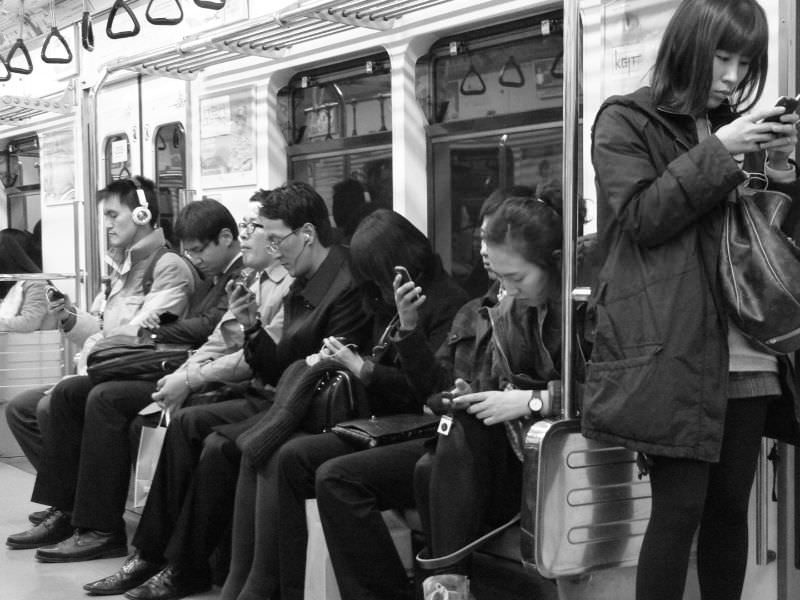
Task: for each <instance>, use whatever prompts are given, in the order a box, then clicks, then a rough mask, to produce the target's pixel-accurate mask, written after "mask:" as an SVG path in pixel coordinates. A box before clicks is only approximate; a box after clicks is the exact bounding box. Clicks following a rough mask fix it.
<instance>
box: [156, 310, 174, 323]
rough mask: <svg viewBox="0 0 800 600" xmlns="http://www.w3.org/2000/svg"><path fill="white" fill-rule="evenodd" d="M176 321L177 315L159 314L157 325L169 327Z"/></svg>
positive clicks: (169, 313)
mask: <svg viewBox="0 0 800 600" xmlns="http://www.w3.org/2000/svg"><path fill="white" fill-rule="evenodd" d="M177 320H178V315H176V314H175V313H171V312H165V313H161V314H160V315H159V316H158V323H159V325H169V324H170V323H174V322H175V321H177Z"/></svg>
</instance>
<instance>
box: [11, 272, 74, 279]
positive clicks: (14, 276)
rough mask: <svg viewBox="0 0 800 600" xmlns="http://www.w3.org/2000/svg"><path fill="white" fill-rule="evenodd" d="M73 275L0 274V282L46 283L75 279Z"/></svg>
mask: <svg viewBox="0 0 800 600" xmlns="http://www.w3.org/2000/svg"><path fill="white" fill-rule="evenodd" d="M77 277H78V276H77V275H75V274H74V273H0V281H15V280H16V281H47V280H48V279H77Z"/></svg>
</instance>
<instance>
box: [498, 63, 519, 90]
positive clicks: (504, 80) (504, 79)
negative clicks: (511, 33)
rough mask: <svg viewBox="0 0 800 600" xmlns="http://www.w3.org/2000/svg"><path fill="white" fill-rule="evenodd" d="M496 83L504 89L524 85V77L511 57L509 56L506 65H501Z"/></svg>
mask: <svg viewBox="0 0 800 600" xmlns="http://www.w3.org/2000/svg"><path fill="white" fill-rule="evenodd" d="M509 75H511V77H509ZM498 81H499V82H500V85H502V86H504V87H515V88H520V87H522V86H524V85H525V75H523V74H522V69H520V68H519V64H518V63H517V61H516V59H515V58H514V57H513V56H509V57H508V60H507V61H506V64H504V65H503V68H502V69H501V70H500V77H499V79H498Z"/></svg>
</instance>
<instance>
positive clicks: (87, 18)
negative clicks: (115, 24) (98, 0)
mask: <svg viewBox="0 0 800 600" xmlns="http://www.w3.org/2000/svg"><path fill="white" fill-rule="evenodd" d="M81 45H82V46H83V49H84V50H86V51H87V52H91V51H92V50H94V29H93V28H92V15H91V13H90V12H89V7H88V6H87V4H86V0H83V14H82V15H81Z"/></svg>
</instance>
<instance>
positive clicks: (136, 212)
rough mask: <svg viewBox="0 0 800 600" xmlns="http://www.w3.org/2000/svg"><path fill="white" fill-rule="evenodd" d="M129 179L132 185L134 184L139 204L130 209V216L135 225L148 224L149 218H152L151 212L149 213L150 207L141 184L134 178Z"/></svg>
mask: <svg viewBox="0 0 800 600" xmlns="http://www.w3.org/2000/svg"><path fill="white" fill-rule="evenodd" d="M131 181H132V182H133V185H135V186H136V197H137V198H138V199H139V206H137V207H136V208H134V209H133V211H131V213H132V214H131V218H132V219H133V222H134V224H136V225H148V224H149V223H150V219H152V218H153V213H151V212H150V209H149V208H148V205H147V196H145V194H144V190H143V189H142V186H141V185H139V182H138V181H137V180H136V179H131Z"/></svg>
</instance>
